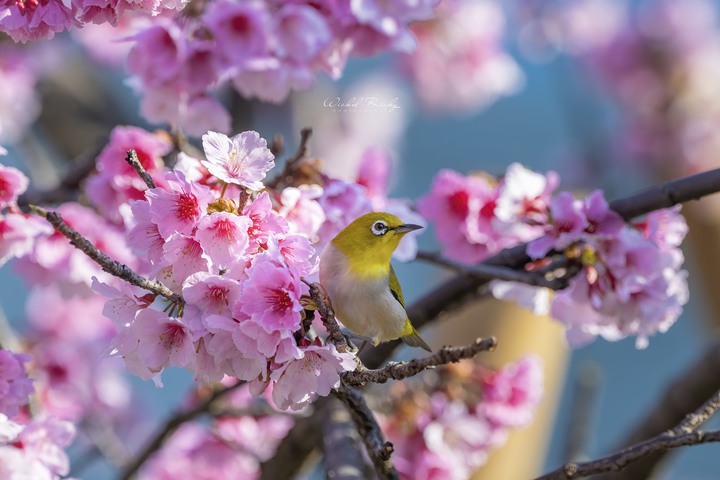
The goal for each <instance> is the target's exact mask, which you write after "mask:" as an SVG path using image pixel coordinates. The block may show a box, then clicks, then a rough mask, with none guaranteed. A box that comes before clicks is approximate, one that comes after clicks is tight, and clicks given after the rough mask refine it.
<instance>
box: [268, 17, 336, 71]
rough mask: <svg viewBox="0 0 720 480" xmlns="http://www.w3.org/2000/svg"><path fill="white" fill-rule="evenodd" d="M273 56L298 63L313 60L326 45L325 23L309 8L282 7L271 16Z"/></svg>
mask: <svg viewBox="0 0 720 480" xmlns="http://www.w3.org/2000/svg"><path fill="white" fill-rule="evenodd" d="M273 20H274V22H275V28H274V30H275V32H276V35H277V43H278V47H277V50H278V51H277V53H278V55H280V56H282V57H289V58H291V59H292V60H295V61H298V62H307V61H310V60H313V59H314V58H315V57H316V56H317V55H318V54H320V53H321V52H322V51H323V50H325V49H326V48H328V47H329V46H330V42H331V41H332V32H331V30H330V26H329V25H328V23H327V20H326V19H325V18H324V17H323V16H322V15H321V14H320V13H318V11H317V10H316V9H315V8H313V7H312V6H310V5H302V4H296V5H293V4H288V5H283V6H282V7H281V8H280V10H279V11H278V12H277V13H276V14H275V15H274V17H273Z"/></svg>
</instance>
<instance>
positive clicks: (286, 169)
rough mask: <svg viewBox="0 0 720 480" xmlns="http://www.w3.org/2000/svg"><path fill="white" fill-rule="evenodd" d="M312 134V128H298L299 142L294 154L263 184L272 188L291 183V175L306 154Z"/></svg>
mask: <svg viewBox="0 0 720 480" xmlns="http://www.w3.org/2000/svg"><path fill="white" fill-rule="evenodd" d="M311 136H312V128H303V129H302V130H300V144H299V145H298V149H297V151H296V152H295V155H293V156H292V157H290V158H289V159H287V160H286V161H285V165H284V166H283V169H282V171H281V172H280V173H278V174H277V175H275V176H274V177H273V178H271V179H269V180H267V181H266V182H265V186H266V187H268V188H272V189H275V190H277V189H280V188H283V187H285V186H287V185H289V184H290V183H292V177H293V175H294V174H295V171H296V170H297V167H298V166H299V165H300V163H301V162H302V160H303V159H304V158H305V157H306V156H307V153H308V143H309V142H310V137H311Z"/></svg>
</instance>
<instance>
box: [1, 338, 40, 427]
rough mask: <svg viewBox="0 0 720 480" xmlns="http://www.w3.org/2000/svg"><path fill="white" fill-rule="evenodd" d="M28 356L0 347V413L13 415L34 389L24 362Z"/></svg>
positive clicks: (28, 359) (27, 359)
mask: <svg viewBox="0 0 720 480" xmlns="http://www.w3.org/2000/svg"><path fill="white" fill-rule="evenodd" d="M28 361H30V356H29V355H26V354H22V353H13V352H11V351H10V350H3V349H0V414H4V415H7V416H9V417H14V416H15V415H17V414H18V412H19V411H20V407H22V406H23V405H26V404H27V403H28V400H29V395H30V394H31V393H32V392H33V391H34V390H35V389H34V388H33V384H32V380H30V379H29V378H28V376H27V371H26V370H25V366H24V365H23V364H24V363H26V362H28Z"/></svg>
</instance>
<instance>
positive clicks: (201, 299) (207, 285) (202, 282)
mask: <svg viewBox="0 0 720 480" xmlns="http://www.w3.org/2000/svg"><path fill="white" fill-rule="evenodd" d="M182 295H183V298H184V299H185V302H186V306H185V312H186V313H185V315H186V316H187V311H188V308H192V307H195V308H197V309H198V310H199V311H200V314H201V316H203V317H206V316H208V315H224V316H230V315H231V314H232V306H233V305H234V304H235V302H236V301H237V300H238V299H239V298H240V284H239V283H238V282H237V281H235V280H233V279H230V278H225V277H221V276H218V275H211V274H210V273H208V272H198V273H195V274H193V275H191V276H189V277H187V279H186V280H185V281H184V282H183V290H182Z"/></svg>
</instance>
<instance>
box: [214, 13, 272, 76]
mask: <svg viewBox="0 0 720 480" xmlns="http://www.w3.org/2000/svg"><path fill="white" fill-rule="evenodd" d="M269 13H270V12H269V11H268V7H267V5H266V4H265V2H259V1H250V2H233V1H229V0H222V1H218V2H213V4H212V5H211V6H210V8H208V9H207V11H206V12H205V15H204V17H203V19H204V21H205V24H206V25H207V27H208V29H209V30H210V32H212V34H213V36H214V37H215V38H216V40H217V46H218V53H219V55H220V58H221V59H222V66H224V67H228V66H233V67H239V68H243V67H245V65H246V63H248V62H250V61H252V60H256V59H261V58H264V57H267V56H268V55H269V54H270V52H269V46H270V45H269V43H270V40H269V39H270V28H271V17H270V14H269ZM238 45H242V46H243V48H237V46H238Z"/></svg>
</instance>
